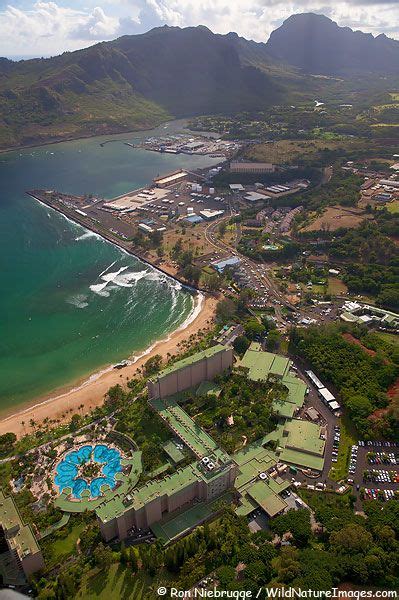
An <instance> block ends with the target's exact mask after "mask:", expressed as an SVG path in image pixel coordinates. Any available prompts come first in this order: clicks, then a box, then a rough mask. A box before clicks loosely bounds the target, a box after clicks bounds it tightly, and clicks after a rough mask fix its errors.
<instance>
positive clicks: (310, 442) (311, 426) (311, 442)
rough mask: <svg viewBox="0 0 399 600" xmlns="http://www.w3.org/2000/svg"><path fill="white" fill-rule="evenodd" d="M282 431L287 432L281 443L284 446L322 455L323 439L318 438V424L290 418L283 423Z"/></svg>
mask: <svg viewBox="0 0 399 600" xmlns="http://www.w3.org/2000/svg"><path fill="white" fill-rule="evenodd" d="M284 432H285V433H286V432H288V437H287V438H286V442H285V444H283V445H284V446H285V447H286V448H293V449H294V450H299V451H300V452H301V451H304V452H311V453H313V454H318V455H319V456H323V453H324V447H325V441H324V440H322V439H320V426H319V425H316V424H315V423H311V422H310V421H302V420H300V419H292V421H288V422H287V423H286V424H285V426H284ZM280 441H281V440H280Z"/></svg>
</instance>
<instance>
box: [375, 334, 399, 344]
mask: <svg viewBox="0 0 399 600" xmlns="http://www.w3.org/2000/svg"><path fill="white" fill-rule="evenodd" d="M375 335H377V336H378V337H380V338H381V339H382V340H384V342H387V343H388V344H392V345H393V346H397V345H399V335H395V334H394V333H386V332H385V331H378V332H376V333H375Z"/></svg>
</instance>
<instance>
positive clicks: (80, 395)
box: [0, 297, 217, 437]
mask: <svg viewBox="0 0 399 600" xmlns="http://www.w3.org/2000/svg"><path fill="white" fill-rule="evenodd" d="M216 303H217V300H216V299H215V298H212V297H207V298H203V300H202V304H201V306H200V307H199V309H198V314H197V315H196V316H195V318H194V319H193V320H192V321H191V322H189V323H188V324H187V325H183V326H182V327H180V328H179V329H177V330H176V331H174V332H173V333H171V334H170V336H169V339H164V340H160V341H158V342H156V343H155V344H154V346H153V347H152V348H151V350H150V351H149V352H147V353H143V355H142V356H141V357H140V358H138V359H137V361H136V362H134V364H131V365H128V366H127V367H125V368H123V369H121V370H118V369H110V370H105V372H103V373H101V374H99V375H98V376H97V375H96V374H94V375H92V376H91V377H89V378H86V379H85V380H84V381H80V382H77V383H76V382H75V384H74V385H71V386H69V389H68V388H67V389H63V390H59V391H57V392H53V393H52V394H50V395H49V396H47V397H43V398H37V399H36V400H35V401H34V402H33V403H32V405H31V406H28V407H25V408H24V407H23V408H21V409H20V410H19V411H18V412H16V413H14V414H11V415H5V416H4V417H1V420H0V435H2V434H3V433H7V432H9V431H12V432H14V433H15V434H16V436H17V437H22V436H23V435H25V434H26V433H28V432H29V430H30V426H29V422H30V421H31V419H33V420H34V421H35V423H36V424H38V423H41V422H42V421H43V420H44V419H46V418H47V419H55V420H60V422H63V421H67V420H69V419H70V418H71V415H72V414H74V413H78V414H84V413H87V412H89V411H90V410H92V409H93V408H95V407H96V406H99V405H101V404H102V403H103V402H104V396H105V394H106V393H107V391H108V389H109V388H110V387H111V386H113V385H116V384H117V383H119V384H120V385H122V386H124V387H125V386H126V382H127V380H129V379H131V378H132V377H133V376H134V375H135V373H136V371H137V370H138V369H140V368H141V367H142V366H143V365H144V363H145V362H146V361H147V360H148V359H149V358H150V357H151V356H154V355H155V354H160V355H161V356H162V357H163V359H166V357H167V354H168V353H169V354H176V353H177V352H178V351H179V348H178V347H177V345H178V344H179V343H181V342H183V341H184V340H187V339H188V338H189V337H190V335H192V334H196V333H197V332H198V331H199V330H200V329H207V328H209V327H210V326H211V325H212V323H213V319H214V315H215V309H216Z"/></svg>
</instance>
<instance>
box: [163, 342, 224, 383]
mask: <svg viewBox="0 0 399 600" xmlns="http://www.w3.org/2000/svg"><path fill="white" fill-rule="evenodd" d="M227 350H229V348H226V346H222V344H216V346H211V347H210V348H206V349H205V350H202V351H201V352H197V353H196V354H192V355H191V356H187V357H186V358H183V359H182V360H178V361H177V362H175V363H173V364H172V365H170V366H169V367H166V368H165V369H162V371H160V372H159V373H158V374H157V375H156V376H155V377H153V378H152V379H153V380H154V381H156V380H157V379H160V378H161V377H164V376H165V375H169V374H170V373H174V372H175V371H179V370H180V369H184V368H185V367H188V366H189V365H193V364H195V363H197V362H199V361H200V360H202V359H204V358H210V357H211V356H214V355H215V354H218V353H219V352H226V351H227Z"/></svg>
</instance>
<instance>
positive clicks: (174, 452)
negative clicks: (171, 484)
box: [162, 440, 184, 464]
mask: <svg viewBox="0 0 399 600" xmlns="http://www.w3.org/2000/svg"><path fill="white" fill-rule="evenodd" d="M162 448H163V449H164V451H165V452H166V454H167V455H168V456H170V458H171V459H172V460H173V462H174V463H176V464H177V463H179V462H181V461H182V460H184V454H183V452H182V451H181V450H180V449H179V448H178V447H177V446H176V444H175V443H174V441H173V440H169V441H168V442H166V443H165V444H164V445H163V446H162Z"/></svg>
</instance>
